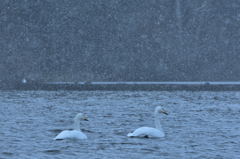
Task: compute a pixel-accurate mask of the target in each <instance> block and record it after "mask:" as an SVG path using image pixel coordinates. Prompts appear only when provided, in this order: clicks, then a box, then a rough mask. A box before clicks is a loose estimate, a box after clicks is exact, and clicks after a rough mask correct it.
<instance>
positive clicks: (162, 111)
mask: <svg viewBox="0 0 240 159" xmlns="http://www.w3.org/2000/svg"><path fill="white" fill-rule="evenodd" d="M160 112H161V113H163V114H165V115H168V112H166V111H165V110H161V111H160Z"/></svg>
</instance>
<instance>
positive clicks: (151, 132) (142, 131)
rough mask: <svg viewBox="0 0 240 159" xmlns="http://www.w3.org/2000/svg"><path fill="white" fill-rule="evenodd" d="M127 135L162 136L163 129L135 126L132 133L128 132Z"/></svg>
mask: <svg viewBox="0 0 240 159" xmlns="http://www.w3.org/2000/svg"><path fill="white" fill-rule="evenodd" d="M127 136H128V137H164V136H165V134H164V133H163V131H160V130H158V129H156V128H151V127H140V128H137V129H136V130H135V131H134V132H133V133H129V134H128V135H127Z"/></svg>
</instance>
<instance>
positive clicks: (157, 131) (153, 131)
mask: <svg viewBox="0 0 240 159" xmlns="http://www.w3.org/2000/svg"><path fill="white" fill-rule="evenodd" d="M160 113H163V114H166V115H167V112H166V111H165V110H164V109H162V107H161V106H158V107H156V108H155V111H154V116H155V126H156V128H152V127H140V128H137V129H136V130H134V131H133V132H132V133H129V134H128V135H127V136H128V137H156V138H160V137H164V136H165V134H164V132H163V130H162V127H161V124H160V120H159V118H158V116H159V114H160Z"/></svg>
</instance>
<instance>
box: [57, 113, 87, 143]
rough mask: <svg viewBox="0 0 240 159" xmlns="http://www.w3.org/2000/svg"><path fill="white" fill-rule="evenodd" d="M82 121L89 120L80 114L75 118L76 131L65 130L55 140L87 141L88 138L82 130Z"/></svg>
mask: <svg viewBox="0 0 240 159" xmlns="http://www.w3.org/2000/svg"><path fill="white" fill-rule="evenodd" d="M80 120H88V119H87V117H86V116H85V115H84V114H82V113H78V114H77V115H76V116H75V118H74V130H64V131H62V132H61V133H59V134H58V135H57V136H56V137H55V138H54V140H63V139H87V136H86V135H85V134H84V133H83V132H82V131H81V129H80Z"/></svg>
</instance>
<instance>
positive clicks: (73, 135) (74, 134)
mask: <svg viewBox="0 0 240 159" xmlns="http://www.w3.org/2000/svg"><path fill="white" fill-rule="evenodd" d="M63 139H80V140H82V139H87V136H86V135H85V134H84V133H83V132H81V131H78V130H64V131H62V132H61V133H59V134H58V135H57V136H56V137H55V138H54V140H63Z"/></svg>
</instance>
